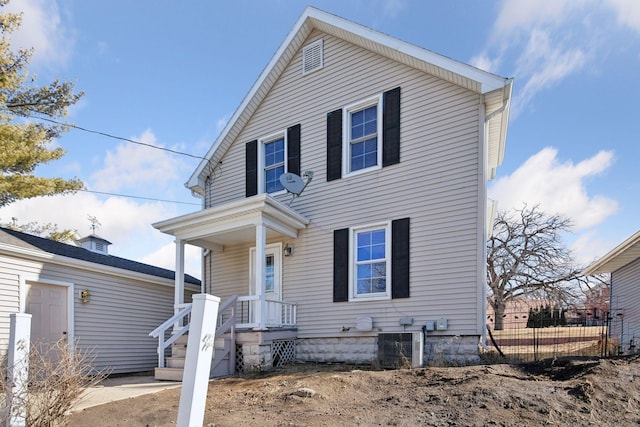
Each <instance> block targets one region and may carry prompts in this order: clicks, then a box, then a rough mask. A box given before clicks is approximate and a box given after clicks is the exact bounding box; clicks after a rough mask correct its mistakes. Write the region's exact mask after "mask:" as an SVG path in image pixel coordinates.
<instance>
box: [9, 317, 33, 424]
mask: <svg viewBox="0 0 640 427" xmlns="http://www.w3.org/2000/svg"><path fill="white" fill-rule="evenodd" d="M30 342H31V315H30V314H27V313H11V314H10V315H9V349H8V352H7V357H8V360H7V368H8V369H7V395H6V399H7V404H6V407H7V410H8V411H9V414H8V415H9V416H8V417H7V424H6V425H7V427H24V426H25V425H26V423H27V381H28V376H29V347H30Z"/></svg>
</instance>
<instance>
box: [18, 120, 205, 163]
mask: <svg viewBox="0 0 640 427" xmlns="http://www.w3.org/2000/svg"><path fill="white" fill-rule="evenodd" d="M29 117H32V118H34V119H38V120H44V121H45V122H50V123H53V124H56V125H60V126H68V127H71V128H74V129H77V130H81V131H83V132H88V133H93V134H96V135H101V136H105V137H107V138H113V139H118V140H120V141H126V142H131V143H132V144H138V145H144V146H145V147H149V148H155V149H156V150H163V151H168V152H169V153H173V154H179V155H181V156H187V157H192V158H194V159H199V160H206V161H208V162H209V161H210V160H209V159H207V158H206V157H201V156H196V155H194V154H189V153H185V152H182V151H177V150H172V149H171V148H166V147H159V146H157V145H153V144H147V143H145V142H140V141H136V140H133V139H129V138H124V137H122V136H117V135H112V134H110V133H106V132H101V131H98V130H92V129H87V128H84V127H82V126H78V125H74V124H72V123H62V122H59V121H57V120H53V119H50V118H48V117H41V116H33V115H31V116H29Z"/></svg>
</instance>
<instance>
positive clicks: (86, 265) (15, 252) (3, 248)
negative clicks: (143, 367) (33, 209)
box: [0, 243, 200, 289]
mask: <svg viewBox="0 0 640 427" xmlns="http://www.w3.org/2000/svg"><path fill="white" fill-rule="evenodd" d="M0 253H2V254H4V255H8V256H20V257H23V258H25V259H33V260H37V261H40V262H49V263H52V264H57V265H62V266H65V267H74V268H79V269H82V270H89V271H92V272H97V273H104V274H110V275H113V276H118V277H125V278H129V279H135V280H140V281H143V282H148V283H152V284H155V285H161V286H168V287H171V288H173V287H174V286H175V281H174V280H173V279H166V278H164V277H159V276H154V275H150V274H144V273H139V272H136V271H131V270H126V269H123V268H118V267H112V266H109V265H104V264H98V263H95V262H91V261H84V260H80V259H76V258H70V257H66V256H62V255H56V254H52V253H49V252H44V251H40V250H33V249H29V248H23V247H20V246H13V245H8V244H6V243H0ZM185 286H189V287H192V288H193V289H196V288H198V289H199V288H200V287H199V286H198V285H194V284H192V283H185Z"/></svg>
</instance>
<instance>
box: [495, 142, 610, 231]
mask: <svg viewBox="0 0 640 427" xmlns="http://www.w3.org/2000/svg"><path fill="white" fill-rule="evenodd" d="M557 156H558V152H557V150H556V149H555V148H549V147H548V148H545V149H543V150H541V151H540V152H538V153H537V154H535V155H533V156H531V157H530V158H529V159H528V160H527V161H526V162H524V163H523V164H522V165H521V166H520V167H519V168H518V169H517V170H516V171H515V172H513V173H512V174H511V175H509V176H506V177H503V178H500V179H498V180H496V181H495V183H494V184H493V185H492V186H491V187H490V189H489V197H491V198H492V199H494V200H497V201H498V209H500V210H512V209H519V208H522V206H523V203H526V204H527V205H528V206H534V205H539V206H540V208H541V209H542V210H543V211H544V212H547V213H548V214H560V215H563V216H566V217H568V218H570V219H571V220H572V222H573V225H574V229H575V230H581V229H585V228H588V227H592V226H594V225H597V224H600V223H601V222H602V221H604V220H605V219H606V218H607V217H609V216H610V215H612V214H613V213H615V212H616V211H617V209H618V204H617V202H616V201H615V200H611V199H609V198H606V197H604V196H602V195H594V196H590V195H589V194H588V192H587V186H586V181H587V180H588V179H589V178H591V177H593V176H596V175H598V174H601V173H603V172H604V171H606V170H607V169H608V168H609V167H610V166H611V164H612V163H613V153H612V152H610V151H600V152H599V153H597V154H596V155H595V156H593V157H591V158H589V159H586V160H583V161H581V162H579V163H577V164H574V163H573V162H572V161H566V162H564V163H561V162H560V161H559V160H558V158H557Z"/></svg>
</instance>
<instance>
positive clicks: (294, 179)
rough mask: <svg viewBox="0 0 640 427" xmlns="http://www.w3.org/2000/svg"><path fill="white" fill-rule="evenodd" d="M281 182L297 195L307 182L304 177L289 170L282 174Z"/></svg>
mask: <svg viewBox="0 0 640 427" xmlns="http://www.w3.org/2000/svg"><path fill="white" fill-rule="evenodd" d="M280 184H282V186H283V187H284V188H285V189H286V190H287V191H288V192H289V193H293V194H295V195H296V196H298V195H300V193H302V190H304V187H305V183H304V181H303V180H302V178H300V177H299V176H298V175H296V174H295V173H289V172H287V173H283V174H282V175H280Z"/></svg>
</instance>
